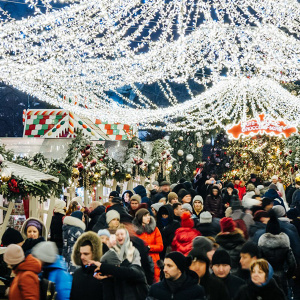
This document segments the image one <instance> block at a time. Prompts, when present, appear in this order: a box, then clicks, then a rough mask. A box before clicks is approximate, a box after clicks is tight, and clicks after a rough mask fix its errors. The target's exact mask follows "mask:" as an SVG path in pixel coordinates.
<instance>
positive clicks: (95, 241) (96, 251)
mask: <svg viewBox="0 0 300 300" xmlns="http://www.w3.org/2000/svg"><path fill="white" fill-rule="evenodd" d="M79 221H80V220H79ZM85 241H90V242H91V244H92V246H93V257H92V259H93V260H95V261H100V259H101V257H102V254H103V252H102V242H101V239H100V237H99V236H98V235H97V233H95V232H93V231H88V232H85V233H83V234H82V235H81V236H80V237H79V238H78V239H77V241H76V243H75V245H74V247H73V251H72V261H73V263H74V264H75V265H77V266H81V259H80V247H81V245H82V244H83V242H85Z"/></svg>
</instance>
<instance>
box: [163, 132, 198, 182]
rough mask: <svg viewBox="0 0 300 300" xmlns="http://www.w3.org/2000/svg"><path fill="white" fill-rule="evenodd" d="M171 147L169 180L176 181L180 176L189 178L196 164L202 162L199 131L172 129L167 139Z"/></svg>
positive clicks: (193, 173)
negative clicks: (171, 158)
mask: <svg viewBox="0 0 300 300" xmlns="http://www.w3.org/2000/svg"><path fill="white" fill-rule="evenodd" d="M169 142H170V144H171V146H172V148H173V155H172V157H173V159H174V161H173V169H172V171H171V174H170V179H171V182H178V181H179V180H180V179H181V178H182V177H184V178H186V179H187V180H191V179H192V178H193V176H194V175H195V170H196V168H197V165H199V164H200V163H201V162H202V139H201V134H200V132H186V133H183V132H180V131H174V132H173V133H172V134H171V136H170V139H169Z"/></svg>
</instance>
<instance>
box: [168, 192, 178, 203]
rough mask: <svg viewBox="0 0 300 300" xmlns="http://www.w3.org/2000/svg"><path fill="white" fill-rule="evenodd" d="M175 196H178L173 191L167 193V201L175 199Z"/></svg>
mask: <svg viewBox="0 0 300 300" xmlns="http://www.w3.org/2000/svg"><path fill="white" fill-rule="evenodd" d="M176 198H177V199H178V196H177V194H176V193H174V192H171V193H169V195H168V201H169V202H171V201H172V200H173V199H176Z"/></svg>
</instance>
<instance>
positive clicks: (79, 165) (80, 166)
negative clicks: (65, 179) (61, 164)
mask: <svg viewBox="0 0 300 300" xmlns="http://www.w3.org/2000/svg"><path fill="white" fill-rule="evenodd" d="M77 168H78V170H79V172H81V171H83V169H84V166H83V164H82V163H79V164H78V166H77Z"/></svg>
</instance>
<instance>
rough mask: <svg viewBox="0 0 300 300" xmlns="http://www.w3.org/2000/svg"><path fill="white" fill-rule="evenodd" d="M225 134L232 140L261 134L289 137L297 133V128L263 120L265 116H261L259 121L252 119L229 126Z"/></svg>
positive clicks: (281, 122)
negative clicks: (242, 136)
mask: <svg viewBox="0 0 300 300" xmlns="http://www.w3.org/2000/svg"><path fill="white" fill-rule="evenodd" d="M227 133H228V134H229V135H231V137H233V138H234V139H238V138H239V137H240V136H241V135H245V136H248V135H256V134H263V133H266V134H270V135H284V136H285V137H289V136H290V135H291V134H292V133H297V128H296V127H291V126H289V125H287V124H286V123H285V122H284V121H275V120H270V119H265V115H264V114H261V115H259V119H252V120H249V121H246V122H240V123H239V124H237V125H233V126H231V127H230V128H229V129H227Z"/></svg>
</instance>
